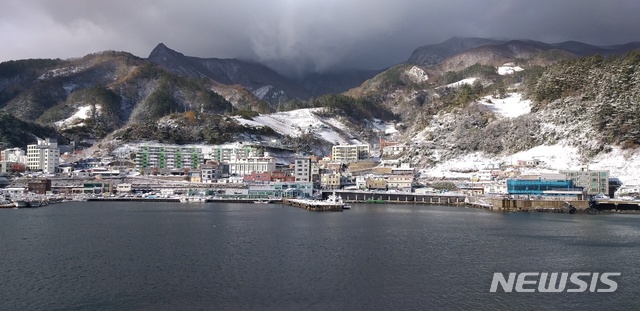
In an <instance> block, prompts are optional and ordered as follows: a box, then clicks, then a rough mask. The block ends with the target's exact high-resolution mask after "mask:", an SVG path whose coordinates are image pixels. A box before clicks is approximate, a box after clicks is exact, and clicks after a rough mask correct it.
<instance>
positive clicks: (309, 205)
mask: <svg viewBox="0 0 640 311" xmlns="http://www.w3.org/2000/svg"><path fill="white" fill-rule="evenodd" d="M282 203H283V204H286V205H291V206H295V207H300V208H304V209H306V210H308V211H319V212H320V211H330V212H338V211H342V210H343V209H344V204H342V203H330V202H327V201H318V200H307V199H283V200H282Z"/></svg>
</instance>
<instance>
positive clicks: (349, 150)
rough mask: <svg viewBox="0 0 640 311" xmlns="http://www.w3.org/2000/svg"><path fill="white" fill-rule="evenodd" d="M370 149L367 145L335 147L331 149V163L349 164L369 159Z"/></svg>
mask: <svg viewBox="0 0 640 311" xmlns="http://www.w3.org/2000/svg"><path fill="white" fill-rule="evenodd" d="M369 155H370V148H369V145H368V144H363V145H337V146H333V147H332V148H331V159H332V161H333V162H338V163H350V162H358V161H361V160H366V159H368V158H369Z"/></svg>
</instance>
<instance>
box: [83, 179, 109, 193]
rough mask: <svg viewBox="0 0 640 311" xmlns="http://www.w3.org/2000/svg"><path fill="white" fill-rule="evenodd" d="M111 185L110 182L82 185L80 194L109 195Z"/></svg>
mask: <svg viewBox="0 0 640 311" xmlns="http://www.w3.org/2000/svg"><path fill="white" fill-rule="evenodd" d="M111 189H112V188H111V183H110V182H89V183H84V184H82V192H83V193H93V194H100V193H110V192H111Z"/></svg>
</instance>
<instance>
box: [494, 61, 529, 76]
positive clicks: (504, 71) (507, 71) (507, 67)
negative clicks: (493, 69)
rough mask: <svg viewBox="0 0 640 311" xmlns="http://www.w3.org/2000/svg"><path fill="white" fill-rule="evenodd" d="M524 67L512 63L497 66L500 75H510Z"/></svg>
mask: <svg viewBox="0 0 640 311" xmlns="http://www.w3.org/2000/svg"><path fill="white" fill-rule="evenodd" d="M523 70H524V69H523V68H522V67H519V66H515V65H514V64H513V63H506V64H504V65H502V66H500V67H498V74H499V75H501V76H504V75H512V74H514V73H516V72H518V71H523Z"/></svg>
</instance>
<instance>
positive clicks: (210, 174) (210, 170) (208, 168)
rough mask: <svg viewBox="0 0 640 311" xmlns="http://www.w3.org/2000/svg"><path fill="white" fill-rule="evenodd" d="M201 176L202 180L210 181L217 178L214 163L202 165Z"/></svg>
mask: <svg viewBox="0 0 640 311" xmlns="http://www.w3.org/2000/svg"><path fill="white" fill-rule="evenodd" d="M200 177H201V178H202V182H204V183H210V182H212V181H213V180H215V179H216V169H215V167H214V165H213V164H209V163H207V164H203V165H202V166H200Z"/></svg>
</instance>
